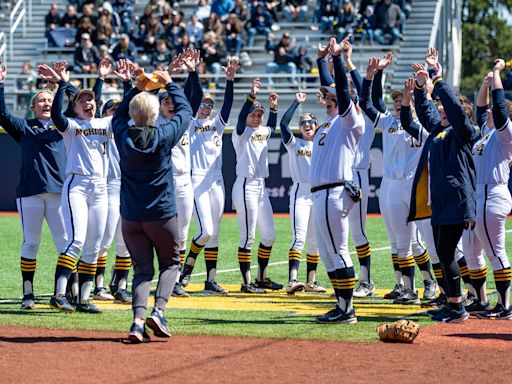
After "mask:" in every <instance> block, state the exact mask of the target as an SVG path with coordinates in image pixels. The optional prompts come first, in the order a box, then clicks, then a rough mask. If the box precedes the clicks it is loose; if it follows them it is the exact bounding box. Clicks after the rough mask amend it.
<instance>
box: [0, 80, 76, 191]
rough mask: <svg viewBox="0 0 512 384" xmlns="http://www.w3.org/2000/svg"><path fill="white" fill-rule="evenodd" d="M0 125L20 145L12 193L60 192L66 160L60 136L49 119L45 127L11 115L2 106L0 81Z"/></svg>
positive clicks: (2, 93)
mask: <svg viewBox="0 0 512 384" xmlns="http://www.w3.org/2000/svg"><path fill="white" fill-rule="evenodd" d="M0 125H1V126H2V127H3V128H4V129H5V131H6V132H7V133H8V134H9V135H11V136H12V138H13V139H14V140H16V142H17V143H18V144H19V145H20V147H21V169H20V182H19V184H18V187H17V188H16V196H17V197H27V196H34V195H38V194H40V193H61V192H62V184H63V181H64V180H66V172H65V171H66V162H67V160H66V149H65V147H64V141H63V140H62V135H61V134H60V133H59V132H58V131H57V130H56V129H55V125H53V123H52V122H51V121H50V122H49V124H46V127H45V125H43V123H42V122H41V121H40V120H38V119H29V120H27V119H21V118H18V117H14V116H12V115H11V114H10V113H9V111H8V110H7V108H6V106H5V97H4V84H3V83H0Z"/></svg>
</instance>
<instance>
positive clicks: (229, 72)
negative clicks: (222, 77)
mask: <svg viewBox="0 0 512 384" xmlns="http://www.w3.org/2000/svg"><path fill="white" fill-rule="evenodd" d="M239 69H240V63H239V62H238V60H237V59H228V62H227V63H226V66H225V67H222V70H223V71H224V73H225V74H226V80H230V81H232V80H234V78H235V73H236V72H237V71H238V70H239Z"/></svg>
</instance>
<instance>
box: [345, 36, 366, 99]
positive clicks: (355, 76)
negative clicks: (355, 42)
mask: <svg viewBox="0 0 512 384" xmlns="http://www.w3.org/2000/svg"><path fill="white" fill-rule="evenodd" d="M348 37H350V36H348ZM343 58H344V59H345V63H346V64H347V68H348V71H349V72H350V77H351V78H352V83H353V84H354V87H355V88H356V91H357V95H358V96H360V95H361V88H362V87H363V78H362V77H361V75H360V74H359V71H358V70H357V69H356V66H355V65H354V63H353V62H352V44H350V42H348V41H346V42H345V47H344V49H343Z"/></svg>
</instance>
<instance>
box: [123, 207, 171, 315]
mask: <svg viewBox="0 0 512 384" xmlns="http://www.w3.org/2000/svg"><path fill="white" fill-rule="evenodd" d="M122 229H123V236H124V240H125V242H126V246H127V247H128V251H129V252H130V255H131V256H132V262H133V269H134V272H135V273H134V276H133V287H132V291H133V301H132V309H133V315H134V317H138V318H142V319H144V318H145V317H146V309H147V305H148V298H149V292H150V289H151V281H152V279H153V275H154V273H155V270H154V267H153V249H154V250H155V252H156V256H157V259H158V269H159V271H160V275H159V277H158V285H157V287H156V291H155V307H157V308H160V309H164V308H165V304H166V303H167V301H168V300H169V297H170V296H171V293H172V290H173V289H174V284H175V283H176V280H177V277H178V272H179V268H180V256H179V247H178V219H177V217H176V216H173V217H172V218H170V219H168V220H161V221H128V220H125V219H123V222H122Z"/></svg>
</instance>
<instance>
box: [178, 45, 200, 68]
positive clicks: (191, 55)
mask: <svg viewBox="0 0 512 384" xmlns="http://www.w3.org/2000/svg"><path fill="white" fill-rule="evenodd" d="M196 54H199V50H197V49H195V50H194V49H190V48H189V49H187V50H186V51H185V52H184V54H183V55H182V59H183V65H184V66H185V69H186V70H187V71H188V72H194V71H195V70H196V64H197V58H196Z"/></svg>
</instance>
